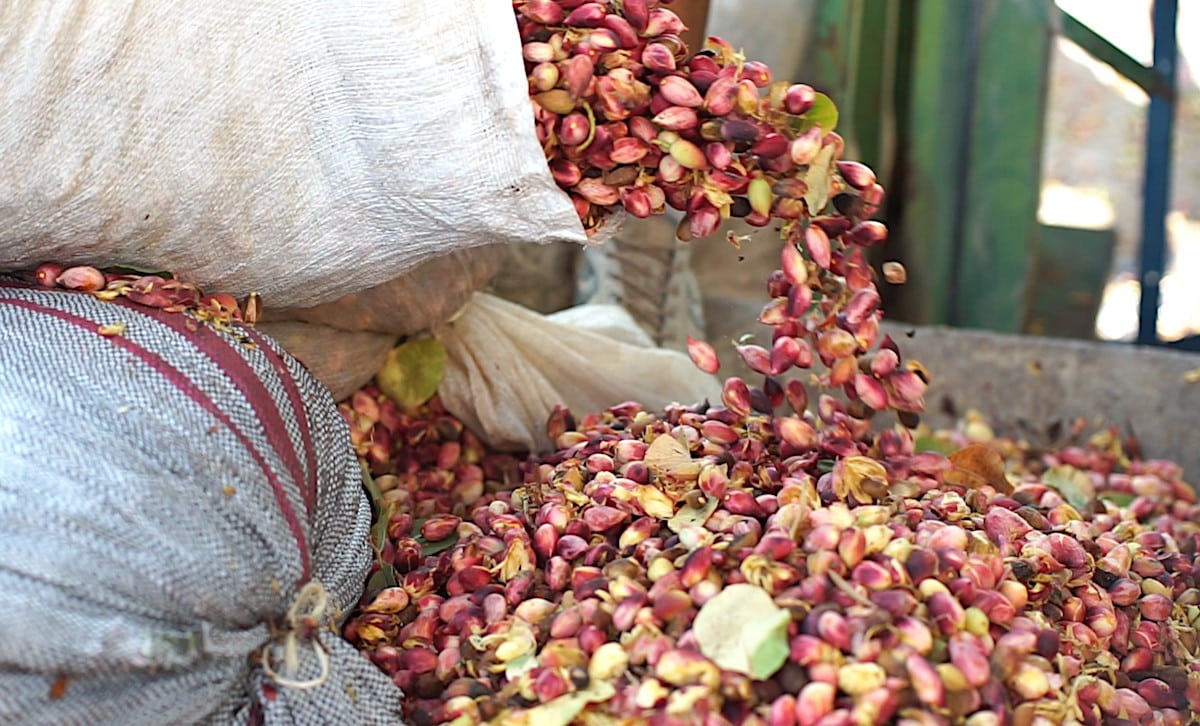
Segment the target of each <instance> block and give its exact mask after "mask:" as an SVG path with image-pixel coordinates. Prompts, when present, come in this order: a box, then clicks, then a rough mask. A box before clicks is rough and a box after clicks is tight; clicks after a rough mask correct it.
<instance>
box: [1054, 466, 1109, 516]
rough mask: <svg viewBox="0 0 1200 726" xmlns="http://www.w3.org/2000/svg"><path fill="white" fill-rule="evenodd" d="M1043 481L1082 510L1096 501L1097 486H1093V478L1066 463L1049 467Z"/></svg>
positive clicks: (1069, 502)
mask: <svg viewBox="0 0 1200 726" xmlns="http://www.w3.org/2000/svg"><path fill="white" fill-rule="evenodd" d="M1042 483H1043V484H1045V485H1046V486H1050V487H1054V488H1055V489H1057V490H1058V492H1059V494H1062V495H1063V498H1064V499H1066V500H1067V503H1068V504H1070V505H1071V506H1072V507H1075V508H1076V509H1078V510H1079V511H1081V512H1083V511H1087V509H1088V507H1090V506H1091V505H1092V503H1093V502H1095V501H1096V487H1094V486H1092V480H1091V478H1090V477H1089V476H1088V475H1087V474H1086V473H1085V472H1082V471H1080V470H1079V469H1076V468H1075V467H1073V466H1068V465H1066V464H1064V465H1062V466H1056V467H1053V468H1051V469H1047V470H1046V473H1045V474H1043V475H1042Z"/></svg>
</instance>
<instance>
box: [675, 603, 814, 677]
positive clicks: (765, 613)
mask: <svg viewBox="0 0 1200 726" xmlns="http://www.w3.org/2000/svg"><path fill="white" fill-rule="evenodd" d="M791 621H792V617H791V614H790V613H789V612H788V611H787V610H784V609H782V608H780V607H779V606H778V605H776V604H775V601H774V600H772V599H771V596H770V594H768V593H767V591H766V590H763V589H762V588H761V587H756V586H754V585H750V584H746V583H737V584H734V585H729V586H727V587H726V588H725V589H724V590H722V591H721V592H719V593H717V595H716V596H714V597H713V598H712V599H711V600H709V601H708V602H706V603H704V606H703V607H701V608H700V612H698V613H696V620H695V623H694V624H693V626H692V632H694V633H695V635H696V642H697V643H698V644H699V645H700V652H701V653H703V654H704V656H705V657H706V658H708V659H709V660H711V661H712V662H713V663H716V664H717V665H718V666H720V667H721V668H723V669H725V670H729V671H735V672H737V673H744V674H746V675H748V676H750V677H752V678H755V679H758V680H765V679H767V678H770V677H771V676H772V675H773V674H774V673H775V672H776V671H778V670H779V669H780V668H782V667H783V664H784V662H785V661H787V657H788V644H787V639H788V624H789V623H791Z"/></svg>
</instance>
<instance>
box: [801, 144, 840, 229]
mask: <svg viewBox="0 0 1200 726" xmlns="http://www.w3.org/2000/svg"><path fill="white" fill-rule="evenodd" d="M834 151H835V149H834V146H833V144H826V145H825V146H823V147H821V150H820V151H819V152H817V158H815V159H813V160H812V163H811V164H809V165H808V171H807V172H806V173H805V174H804V183H805V184H807V185H808V191H806V192H805V193H804V201H805V202H806V203H807V204H808V213H809V214H813V215H816V214H820V213H821V210H822V209H824V208H825V205H826V204H828V203H829V196H830V189H831V186H832V182H831V180H832V179H833V168H834V158H833V154H834Z"/></svg>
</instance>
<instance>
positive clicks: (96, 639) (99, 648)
mask: <svg viewBox="0 0 1200 726" xmlns="http://www.w3.org/2000/svg"><path fill="white" fill-rule="evenodd" d="M114 323H124V324H125V330H124V332H123V333H121V334H119V335H105V334H102V332H101V327H102V326H107V325H110V324H114ZM193 328H194V329H193ZM105 332H111V331H110V330H106V331H105ZM247 341H249V342H252V343H253V346H251V345H247ZM370 525H371V512H370V504H369V501H368V499H367V497H366V495H365V493H364V491H363V489H362V482H361V475H360V473H359V469H358V465H357V462H356V460H355V458H354V455H353V453H352V451H351V448H350V442H349V434H348V432H347V430H346V428H345V424H344V423H343V421H342V419H341V417H340V416H339V415H338V412H337V410H336V408H335V406H334V403H333V400H332V398H331V397H330V395H329V393H328V391H327V390H326V389H324V388H323V387H321V385H320V384H319V383H317V382H316V380H315V379H314V378H313V377H312V376H310V375H309V374H308V373H307V371H305V370H304V369H303V367H302V366H300V365H299V364H298V363H297V362H296V361H295V360H294V359H293V358H291V357H290V356H288V355H287V354H286V353H284V352H283V351H282V349H281V348H279V347H278V346H277V345H276V344H275V343H273V342H272V341H271V340H270V339H268V338H267V337H266V336H264V335H262V334H261V333H258V332H256V331H253V330H249V329H246V330H240V331H234V332H233V333H225V332H219V331H216V330H213V329H211V328H208V327H204V326H199V327H197V326H196V325H195V324H194V321H191V320H190V319H189V318H186V317H185V316H183V315H180V314H168V313H162V312H161V311H158V310H153V309H149V308H141V307H138V306H135V305H133V304H128V303H125V302H123V301H117V302H102V301H100V300H97V299H96V298H94V297H92V296H90V295H87V294H83V293H76V292H68V291H58V290H44V289H39V288H34V287H32V286H29V285H26V284H24V283H21V282H18V281H16V280H12V279H7V278H2V277H0V723H4V724H55V725H56V726H58V725H60V724H88V726H95V725H98V724H114V725H115V724H120V725H121V726H129V725H131V724H134V725H136V724H188V723H236V724H360V723H361V724H371V723H399V721H400V696H401V694H400V691H399V689H397V688H396V687H395V686H394V685H393V684H392V683H391V681H390V680H389V679H388V678H387V676H385V675H384V674H383V673H382V672H380V671H379V670H378V669H376V668H375V666H373V665H372V664H371V663H370V662H369V661H368V660H367V659H366V658H365V657H363V656H362V655H360V654H359V653H358V652H357V651H356V650H355V649H354V648H353V647H352V646H351V645H350V644H348V643H347V642H346V641H344V640H342V638H341V637H340V635H339V633H338V628H339V626H340V624H341V622H342V620H343V619H344V617H345V615H346V613H347V612H348V610H349V609H351V608H353V607H354V605H355V603H356V602H357V600H358V598H359V597H360V596H361V593H362V589H363V582H364V578H365V576H366V574H367V571H368V568H369V566H370V561H371V550H370V543H369V540H368V532H369V529H370Z"/></svg>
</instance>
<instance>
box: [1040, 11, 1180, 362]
mask: <svg viewBox="0 0 1200 726" xmlns="http://www.w3.org/2000/svg"><path fill="white" fill-rule="evenodd" d="M1178 14H1179V8H1178V0H1154V11H1153V30H1154V60H1153V65H1151V66H1149V67H1147V66H1144V65H1142V64H1141V63H1139V62H1138V61H1136V60H1134V59H1133V58H1131V57H1129V56H1128V55H1127V54H1126V53H1125V52H1124V51H1122V50H1121V49H1119V48H1117V47H1116V46H1115V45H1113V44H1112V43H1110V42H1109V41H1108V40H1106V39H1104V38H1103V37H1102V36H1100V35H1099V34H1097V33H1096V32H1095V31H1094V30H1092V29H1091V28H1089V27H1087V26H1086V25H1084V24H1083V23H1082V22H1080V21H1079V19H1077V18H1075V17H1073V16H1072V15H1070V14H1069V13H1065V12H1063V13H1062V14H1061V22H1062V25H1061V32H1062V34H1063V35H1064V36H1065V37H1066V38H1068V39H1069V40H1071V41H1072V42H1074V43H1075V44H1076V45H1078V46H1080V47H1081V48H1083V49H1084V50H1086V51H1087V52H1088V53H1089V54H1091V55H1092V57H1094V58H1096V59H1097V60H1099V61H1101V62H1103V63H1107V64H1108V65H1109V66H1112V68H1113V70H1115V71H1116V72H1118V73H1120V74H1121V75H1122V76H1124V77H1126V78H1128V79H1129V80H1130V81H1132V82H1134V83H1136V84H1137V85H1138V86H1140V87H1141V89H1142V90H1143V91H1145V92H1146V94H1147V95H1148V96H1149V97H1150V108H1149V112H1148V118H1147V124H1146V164H1145V167H1144V169H1145V175H1144V177H1143V180H1142V240H1141V255H1140V258H1141V260H1140V263H1139V264H1140V282H1141V300H1140V301H1139V304H1138V335H1137V343H1138V344H1139V345H1165V346H1168V347H1172V348H1179V349H1183V350H1200V336H1192V337H1190V338H1185V339H1183V340H1180V341H1175V342H1170V343H1168V342H1166V341H1163V340H1160V339H1159V337H1158V306H1159V301H1160V298H1161V295H1160V290H1159V284H1160V282H1161V281H1162V276H1163V272H1164V269H1163V268H1164V266H1165V258H1166V254H1165V251H1166V241H1167V226H1166V218H1167V211H1168V207H1169V205H1170V191H1171V147H1172V144H1173V142H1174V127H1175V105H1176V101H1177V84H1176V77H1177V73H1176V67H1177V65H1178V59H1179V47H1178V45H1179V44H1178V39H1177V38H1176V34H1175V25H1176V20H1177V18H1178Z"/></svg>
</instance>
